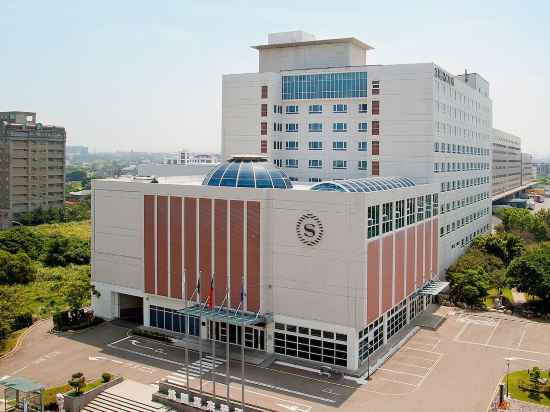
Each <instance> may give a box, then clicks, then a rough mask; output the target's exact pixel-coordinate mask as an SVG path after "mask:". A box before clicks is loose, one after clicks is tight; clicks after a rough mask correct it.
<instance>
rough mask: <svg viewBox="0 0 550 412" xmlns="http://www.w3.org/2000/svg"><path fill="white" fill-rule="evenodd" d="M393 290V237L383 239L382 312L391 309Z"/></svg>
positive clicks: (388, 236)
mask: <svg viewBox="0 0 550 412" xmlns="http://www.w3.org/2000/svg"><path fill="white" fill-rule="evenodd" d="M392 289H393V235H391V234H390V235H386V236H384V238H383V239H382V312H385V311H387V310H388V309H391V307H392V306H393V302H392V297H393V294H392Z"/></svg>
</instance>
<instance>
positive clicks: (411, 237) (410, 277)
mask: <svg viewBox="0 0 550 412" xmlns="http://www.w3.org/2000/svg"><path fill="white" fill-rule="evenodd" d="M415 244H416V236H415V233H414V227H410V228H408V229H407V296H408V295H410V294H411V293H412V292H414V290H415V284H414V278H415V266H414V256H415V253H416V252H415Z"/></svg>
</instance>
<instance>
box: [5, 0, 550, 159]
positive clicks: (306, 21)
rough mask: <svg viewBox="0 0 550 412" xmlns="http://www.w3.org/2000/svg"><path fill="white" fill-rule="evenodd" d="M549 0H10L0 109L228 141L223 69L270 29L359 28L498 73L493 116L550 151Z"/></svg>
mask: <svg viewBox="0 0 550 412" xmlns="http://www.w3.org/2000/svg"><path fill="white" fill-rule="evenodd" d="M548 21H550V2H548V1H545V0H526V1H522V2H520V1H517V0H514V1H508V0H485V1H479V0H477V1H469V0H464V1H462V2H456V1H441V0H438V1H420V0H418V1H410V0H404V1H392V0H387V1H384V2H380V1H366V0H365V1H361V2H359V1H357V0H355V1H346V0H339V1H324V0H316V1H308V0H302V1H285V0H277V1H237V0H235V1H233V0H226V1H221V0H202V1H192V0H156V1H150V0H149V1H141V0H116V1H113V0H109V1H107V0H94V1H79V0H71V1H69V0H65V1H57V0H48V1H43V0H26V1H19V0H2V5H1V7H0V39H2V42H1V43H2V46H1V48H0V79H2V80H1V81H0V111H6V110H26V111H35V112H37V114H38V118H39V121H42V122H44V123H51V124H58V125H63V126H65V127H66V129H67V134H68V142H67V143H68V144H69V145H86V146H88V147H89V148H90V150H92V151H113V150H135V151H156V152H160V151H176V150H178V149H181V148H187V149H188V150H193V151H219V150H220V142H221V79H222V74H225V73H249V72H255V71H257V70H258V56H257V51H256V50H253V49H251V48H250V47H249V46H251V45H256V44H264V43H266V42H267V34H268V33H270V32H281V31H290V30H304V31H307V32H310V33H313V34H315V35H316V36H317V38H319V39H323V38H333V37H356V38H358V39H360V40H362V41H364V42H366V43H368V44H369V45H371V46H373V47H375V50H372V51H370V52H369V54H368V56H367V63H368V64H395V63H416V62H434V63H436V64H438V65H439V66H441V67H443V68H444V69H446V70H447V71H449V72H451V73H455V74H459V73H463V72H464V69H467V70H468V71H469V72H477V73H480V74H481V75H482V76H483V77H484V78H486V79H487V80H489V82H490V87H491V97H492V99H493V126H494V127H496V128H499V129H502V130H504V131H507V132H510V133H513V134H516V135H518V136H520V137H522V139H523V149H524V151H528V152H531V153H535V154H537V155H539V156H542V155H544V156H547V157H550V136H549V135H548V128H547V127H545V126H544V121H545V119H546V120H547V118H548V117H549V116H550V99H549V98H548V94H549V93H550V76H549V75H550V43H549V39H550V26H549V25H548Z"/></svg>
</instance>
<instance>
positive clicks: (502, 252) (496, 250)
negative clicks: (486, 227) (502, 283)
mask: <svg viewBox="0 0 550 412" xmlns="http://www.w3.org/2000/svg"><path fill="white" fill-rule="evenodd" d="M474 248H476V249H478V250H482V251H485V252H487V253H489V254H491V255H493V256H496V257H498V258H499V259H501V260H502V262H504V264H505V265H508V264H509V263H510V262H511V261H512V259H514V258H516V257H518V256H521V255H522V254H523V253H524V252H525V242H524V241H523V240H522V239H521V238H520V237H519V236H516V235H514V234H512V233H490V234H487V235H484V236H478V237H477V238H476V239H475V240H474Z"/></svg>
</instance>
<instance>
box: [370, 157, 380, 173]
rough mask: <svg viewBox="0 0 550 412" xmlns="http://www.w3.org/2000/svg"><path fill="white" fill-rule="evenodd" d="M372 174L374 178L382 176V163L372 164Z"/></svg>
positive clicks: (375, 162) (376, 161) (375, 161)
mask: <svg viewBox="0 0 550 412" xmlns="http://www.w3.org/2000/svg"><path fill="white" fill-rule="evenodd" d="M371 174H372V175H373V176H380V162H379V161H378V160H374V161H373V162H372V171H371Z"/></svg>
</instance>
